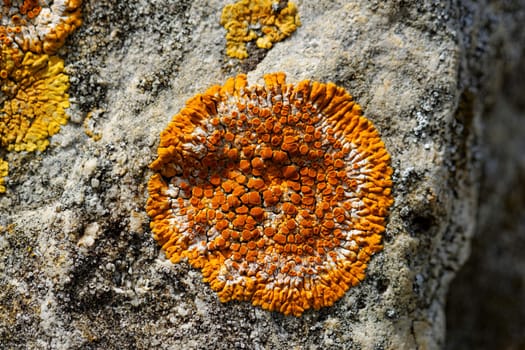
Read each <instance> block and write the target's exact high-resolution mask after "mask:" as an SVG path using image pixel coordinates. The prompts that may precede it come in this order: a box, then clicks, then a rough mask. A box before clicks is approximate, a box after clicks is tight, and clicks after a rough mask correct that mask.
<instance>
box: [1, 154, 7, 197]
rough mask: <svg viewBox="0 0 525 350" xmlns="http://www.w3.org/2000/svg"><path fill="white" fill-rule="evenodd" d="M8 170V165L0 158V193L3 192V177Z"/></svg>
mask: <svg viewBox="0 0 525 350" xmlns="http://www.w3.org/2000/svg"><path fill="white" fill-rule="evenodd" d="M8 170H9V164H7V162H6V161H5V160H3V159H1V158H0V193H2V192H5V185H4V184H5V180H4V177H6V176H7V173H8Z"/></svg>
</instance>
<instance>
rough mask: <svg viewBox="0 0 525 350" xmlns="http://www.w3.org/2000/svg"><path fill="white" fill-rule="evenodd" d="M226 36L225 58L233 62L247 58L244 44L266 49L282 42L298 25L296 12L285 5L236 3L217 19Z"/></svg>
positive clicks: (260, 0) (257, 0) (262, 0)
mask: <svg viewBox="0 0 525 350" xmlns="http://www.w3.org/2000/svg"><path fill="white" fill-rule="evenodd" d="M221 25H222V26H224V28H225V29H226V30H227V31H228V32H227V34H226V54H227V55H228V56H231V57H235V58H239V59H242V58H246V57H248V51H246V43H247V42H250V41H254V40H255V43H256V45H257V47H260V48H262V49H269V48H271V47H272V45H273V43H276V42H278V41H281V40H284V39H285V38H286V37H288V36H290V35H291V34H292V33H293V32H294V31H295V29H296V28H297V27H298V26H300V25H301V22H300V21H299V15H298V14H297V8H296V7H295V5H294V4H293V3H291V2H289V1H272V0H240V1H237V2H236V3H235V4H230V5H226V6H225V7H224V9H223V11H222V15H221Z"/></svg>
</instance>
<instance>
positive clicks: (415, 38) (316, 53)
mask: <svg viewBox="0 0 525 350" xmlns="http://www.w3.org/2000/svg"><path fill="white" fill-rule="evenodd" d="M232 2H233V1H228V2H223V1H216V0H212V1H185V0H183V1H176V2H175V1H168V0H159V1H142V0H139V1H136V2H121V1H106V0H98V1H84V2H83V5H82V9H83V18H84V20H83V24H82V26H81V27H80V28H79V29H77V31H76V32H75V33H74V34H73V35H71V36H70V37H69V39H68V41H67V42H66V44H65V46H64V47H63V48H62V49H61V51H60V55H61V57H63V58H64V59H65V71H66V73H67V74H68V75H69V76H70V82H71V88H70V89H69V95H70V100H71V105H72V106H71V108H69V110H68V113H69V115H70V121H69V123H68V124H67V125H65V126H64V127H62V129H61V130H60V132H59V133H58V134H56V135H54V136H53V137H52V138H51V139H50V146H49V147H48V149H47V150H46V151H45V152H42V153H24V152H20V153H17V152H11V153H9V154H6V155H5V157H6V158H5V159H6V161H8V163H9V166H10V168H9V176H8V177H7V178H6V183H5V185H6V188H7V191H6V193H5V194H3V195H1V196H0V344H2V346H1V347H2V348H7V349H10V348H28V349H134V348H137V349H145V348H156V349H157V348H158V349H181V348H184V349H232V348H234V349H289V348H294V349H316V348H327V349H377V350H379V349H416V348H419V349H439V348H445V347H446V348H450V349H461V348H474V347H475V348H483V346H486V348H488V347H489V346H492V347H496V348H501V347H503V348H510V349H514V348H515V349H519V348H521V347H523V344H524V339H523V335H522V333H523V332H520V327H519V325H523V323H524V318H525V317H524V314H523V311H522V310H521V308H520V303H519V301H520V300H523V294H524V287H523V286H524V277H523V276H524V273H525V271H524V264H523V257H520V254H521V252H522V251H523V249H520V247H522V248H523V245H524V241H525V238H524V234H525V233H524V231H525V224H524V220H523V213H522V210H521V209H522V208H523V207H524V205H525V199H524V198H525V194H524V192H523V189H522V188H521V187H522V184H523V181H524V180H525V175H524V174H525V159H524V158H523V152H522V150H523V149H525V148H524V146H525V145H524V144H523V137H521V135H523V131H524V129H525V127H524V120H523V118H524V110H525V109H524V100H523V97H522V91H523V88H524V86H523V82H522V81H521V80H523V79H519V76H523V73H524V68H523V60H524V48H525V35H524V33H523V30H522V23H525V15H524V11H525V3H524V2H523V1H514V2H513V1H481V2H473V1H472V2H471V1H462V2H461V4H457V3H455V2H437V3H436V2H433V1H342V0H341V1H318V2H309V1H299V0H297V1H295V3H296V5H297V8H298V13H299V17H300V21H301V26H300V27H298V28H297V30H296V31H295V32H294V33H293V34H291V35H290V37H288V38H286V39H285V40H283V41H282V42H278V43H275V44H274V46H273V47H272V48H271V49H270V50H264V49H260V48H258V47H256V46H255V45H252V44H248V45H247V50H248V54H249V57H248V58H246V59H245V60H243V61H239V60H237V59H233V58H229V57H228V56H226V54H225V45H226V39H225V34H226V30H225V29H224V28H223V27H221V25H220V24H219V20H220V15H221V11H222V8H223V7H224V6H225V4H227V3H232ZM275 71H283V72H286V75H287V81H288V82H291V83H297V82H300V81H301V80H304V79H311V80H317V81H323V82H328V81H332V82H334V83H336V84H338V85H340V86H342V87H344V88H345V89H346V90H348V92H349V93H350V94H352V95H353V96H354V98H355V99H356V101H357V102H358V103H359V104H360V105H361V106H362V107H363V111H364V115H365V116H366V117H367V118H369V119H370V120H371V121H372V122H373V123H374V125H375V127H376V128H377V129H378V131H379V133H380V135H381V138H382V139H383V141H384V142H385V145H386V148H387V149H388V150H389V152H390V154H391V156H392V162H391V166H392V168H393V170H394V174H393V182H394V185H393V195H394V198H395V203H394V205H393V206H392V208H391V213H390V216H389V221H388V224H387V226H386V232H385V234H384V240H383V244H384V249H383V251H381V252H379V253H377V254H375V255H374V256H373V257H372V259H371V261H370V264H369V266H368V268H367V271H366V278H365V280H364V281H362V282H361V284H359V285H358V286H356V287H354V288H351V289H350V290H349V291H348V292H347V293H346V294H345V295H344V296H343V297H342V298H341V299H340V300H339V301H337V302H336V303H335V304H334V305H333V306H332V307H327V308H322V309H320V310H317V311H316V310H309V311H307V312H305V313H304V314H303V316H301V317H300V318H296V317H293V316H288V317H286V316H283V315H282V314H280V313H277V312H267V311H264V310H262V309H260V308H257V307H253V306H252V305H251V304H249V303H247V302H230V303H227V304H222V303H220V302H219V300H218V298H217V296H216V294H215V293H214V292H212V291H211V289H210V287H209V286H208V285H207V284H205V283H203V282H202V280H201V277H202V276H201V273H200V271H199V270H196V269H193V268H191V267H190V266H189V265H188V264H187V263H186V262H182V263H179V264H176V265H174V264H171V263H170V262H169V261H167V260H166V259H165V257H164V253H163V252H162V251H161V250H160V249H159V247H158V246H157V244H156V242H155V241H154V240H153V238H152V236H151V232H150V230H149V218H148V217H147V215H146V213H145V210H144V206H145V202H146V199H147V195H148V194H147V190H146V185H147V181H148V179H149V177H150V176H151V172H150V170H149V169H148V164H149V163H150V162H151V161H152V160H153V159H155V157H156V150H157V146H158V142H159V133H160V132H161V131H162V130H163V129H164V128H165V127H166V125H167V124H168V122H169V120H170V119H171V117H172V116H173V115H174V114H175V113H177V112H178V111H179V110H180V109H181V108H182V107H183V106H184V104H185V101H186V100H187V99H188V98H190V97H192V96H194V95H195V94H197V93H200V92H203V91H204V90H206V88H208V87H209V86H211V85H213V84H222V83H224V81H225V80H226V79H227V78H228V77H230V76H232V75H236V74H238V73H241V72H244V73H247V74H248V79H249V81H251V82H258V81H259V82H260V81H261V78H262V76H263V75H264V74H266V73H270V72H275ZM520 74H521V75H520ZM2 156H4V155H3V154H2ZM471 242H472V245H471ZM471 248H472V249H471ZM471 251H472V252H471ZM469 256H470V260H468V263H467V264H466V265H464V263H465V262H466V261H467V259H468V258H469ZM463 265H464V267H462V266H463ZM451 281H453V282H452V284H451ZM450 285H451V286H452V289H451V290H450V291H449V286H450ZM447 296H448V300H447ZM446 308H447V313H445V311H446ZM509 315H512V316H509ZM488 320H490V322H489V321H488ZM521 329H523V326H521ZM445 335H447V338H446V337H445ZM489 336H490V338H489ZM486 339H490V341H491V342H488V341H484V340H486Z"/></svg>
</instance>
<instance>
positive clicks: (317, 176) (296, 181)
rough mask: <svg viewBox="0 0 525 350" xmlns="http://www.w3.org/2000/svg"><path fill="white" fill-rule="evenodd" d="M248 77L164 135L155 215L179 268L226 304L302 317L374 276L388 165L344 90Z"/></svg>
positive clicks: (151, 201) (185, 113)
mask: <svg viewBox="0 0 525 350" xmlns="http://www.w3.org/2000/svg"><path fill="white" fill-rule="evenodd" d="M264 80H265V84H264V86H249V85H248V84H247V80H246V76H245V75H239V76H237V77H236V78H231V79H229V80H228V81H227V82H226V84H225V85H224V86H213V87H211V88H210V89H208V90H207V91H206V92H205V93H203V94H199V95H196V96H195V97H193V98H192V99H190V100H189V101H188V102H187V105H186V107H185V108H183V109H182V110H181V111H180V112H179V113H178V114H177V115H175V116H174V117H173V119H172V121H171V122H170V123H169V125H168V127H167V128H166V129H165V130H164V131H163V132H162V133H161V140H160V145H159V148H158V157H157V159H156V160H155V161H153V162H152V163H151V165H150V167H151V169H152V170H153V171H154V172H155V174H154V175H153V176H152V177H151V179H150V181H149V183H148V191H149V198H148V201H147V205H146V210H147V212H148V214H149V216H150V217H151V228H152V231H153V236H154V238H155V239H156V240H157V241H158V243H159V244H160V245H161V246H162V248H163V250H164V251H165V252H166V255H167V257H168V258H169V259H170V260H171V261H172V262H174V263H176V262H178V261H179V260H181V259H187V260H188V261H189V263H190V264H191V265H192V266H193V267H195V268H199V269H201V270H202V274H203V278H204V281H206V282H208V283H209V284H210V286H211V288H212V289H213V290H214V291H216V292H217V294H218V296H219V299H220V300H221V301H223V302H227V301H230V300H246V301H251V302H252V303H253V304H254V305H259V306H261V307H262V308H264V309H267V310H272V311H280V312H282V313H284V314H286V315H295V316H300V315H301V314H302V313H303V312H304V311H305V310H307V309H310V308H314V309H319V308H320V307H324V306H330V305H332V304H333V303H334V302H335V301H336V300H338V299H339V298H341V297H342V296H343V294H344V293H345V292H346V291H347V290H348V289H349V288H350V287H352V286H355V285H357V284H358V283H359V282H360V281H362V280H363V279H364V278H365V269H366V266H367V263H368V261H369V259H370V257H371V255H372V254H374V253H376V252H378V251H379V250H381V249H382V245H381V239H382V233H383V232H384V229H385V220H386V216H387V214H388V209H389V207H390V205H391V204H392V202H393V199H392V194H391V187H392V181H391V178H390V176H391V173H392V169H391V168H390V166H389V162H390V156H389V154H388V153H387V151H386V149H385V146H384V144H383V142H382V141H381V139H380V137H379V134H378V132H377V131H376V129H375V128H374V126H373V125H372V123H371V122H370V121H369V120H368V119H366V118H365V117H363V116H362V112H361V108H360V106H359V105H358V104H356V103H355V102H354V101H353V99H352V97H351V96H350V95H349V94H348V93H347V92H346V91H345V90H344V89H343V88H341V87H338V86H336V85H334V84H332V83H328V84H323V83H318V82H311V81H301V82H300V83H298V84H296V85H292V84H287V83H286V82H285V75H284V73H275V74H268V75H266V76H265V78H264Z"/></svg>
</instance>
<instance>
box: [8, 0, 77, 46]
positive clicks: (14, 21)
mask: <svg viewBox="0 0 525 350" xmlns="http://www.w3.org/2000/svg"><path fill="white" fill-rule="evenodd" d="M81 3H82V2H81V1H80V0H59V1H53V2H52V4H51V5H49V6H46V7H44V8H43V7H42V6H41V5H40V4H42V1H36V0H23V1H22V0H18V1H9V4H5V2H4V6H2V13H1V17H0V37H2V34H4V35H5V38H7V39H9V41H10V42H14V44H16V46H17V47H18V49H20V50H21V51H23V52H27V51H31V52H34V53H46V54H54V53H56V51H57V50H58V49H59V48H60V47H62V45H63V44H64V41H65V40H66V38H67V37H68V35H69V34H71V33H72V32H73V31H74V30H75V29H76V28H78V27H79V26H80V24H81V23H82V19H81V9H80V5H81Z"/></svg>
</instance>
